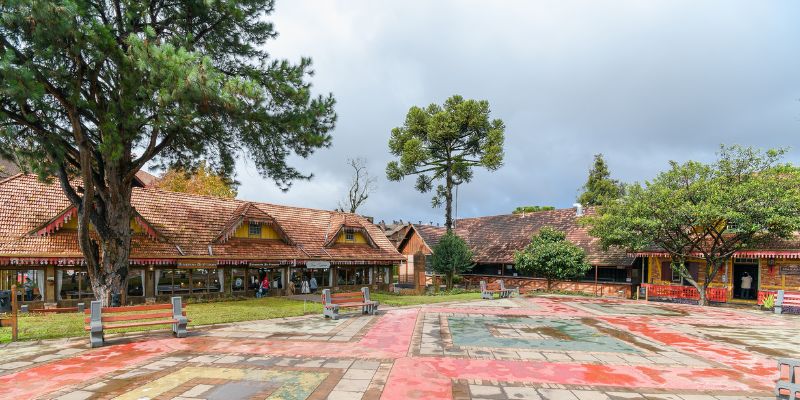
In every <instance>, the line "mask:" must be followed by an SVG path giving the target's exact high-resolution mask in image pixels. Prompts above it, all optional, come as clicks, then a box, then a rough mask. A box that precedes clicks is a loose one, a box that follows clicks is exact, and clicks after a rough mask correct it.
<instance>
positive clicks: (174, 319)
mask: <svg viewBox="0 0 800 400" xmlns="http://www.w3.org/2000/svg"><path fill="white" fill-rule="evenodd" d="M185 308H186V305H185V304H182V303H181V298H180V297H173V298H172V303H171V304H155V305H146V306H127V307H103V303H102V302H100V301H93V302H92V303H91V306H90V307H89V309H88V310H86V314H89V316H88V317H86V319H85V322H86V324H87V325H86V330H87V331H89V344H90V345H91V347H99V346H102V345H103V342H104V332H105V331H106V330H108V329H119V328H132V327H137V326H152V325H172V334H173V335H175V337H179V338H183V337H186V334H187V332H186V325H188V324H189V322H190V320H189V319H188V318H186V311H185V310H184V309H185ZM162 310H163V311H162ZM142 311H155V312H152V313H141V312H142ZM122 313H125V314H122ZM131 313H133V314H131Z"/></svg>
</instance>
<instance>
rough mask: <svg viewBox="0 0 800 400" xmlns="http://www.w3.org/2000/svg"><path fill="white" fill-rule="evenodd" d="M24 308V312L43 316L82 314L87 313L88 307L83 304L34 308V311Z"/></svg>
mask: <svg viewBox="0 0 800 400" xmlns="http://www.w3.org/2000/svg"><path fill="white" fill-rule="evenodd" d="M22 307H23V309H22V312H32V313H41V314H64V313H72V312H78V313H82V312H85V311H86V306H84V304H83V303H78V306H77V307H56V308H32V309H28V308H27V307H26V306H22Z"/></svg>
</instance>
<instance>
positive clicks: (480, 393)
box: [469, 385, 503, 397]
mask: <svg viewBox="0 0 800 400" xmlns="http://www.w3.org/2000/svg"><path fill="white" fill-rule="evenodd" d="M469 392H470V394H472V396H473V397H486V396H497V395H501V394H503V390H502V389H501V388H499V387H497V386H484V385H469Z"/></svg>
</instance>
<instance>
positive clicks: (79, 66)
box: [0, 0, 335, 302]
mask: <svg viewBox="0 0 800 400" xmlns="http://www.w3.org/2000/svg"><path fill="white" fill-rule="evenodd" d="M272 11H273V1H272V0H243V1H188V0H175V1H167V2H165V1H157V0H151V1H126V0H116V1H87V0H74V1H35V0H22V1H6V2H3V3H2V5H1V6H0V14H1V16H0V122H2V125H0V151H2V152H3V153H5V154H13V155H15V156H16V157H17V159H18V160H20V162H21V164H22V165H23V166H24V167H25V168H27V169H29V170H31V171H33V172H36V173H37V174H38V175H40V176H41V177H43V178H44V177H49V176H55V177H56V178H57V180H58V181H59V183H60V185H61V187H62V188H63V191H64V193H65V194H66V196H67V198H68V199H69V200H70V201H71V202H72V204H74V205H75V206H76V207H77V210H78V217H79V218H78V238H79V244H80V247H81V250H82V252H83V254H84V256H85V258H86V264H87V270H88V274H89V276H90V279H91V285H92V289H93V290H94V293H95V296H96V297H97V298H98V299H101V300H103V301H104V302H107V301H108V299H109V297H110V295H111V294H115V293H120V291H121V290H122V288H123V287H124V285H125V282H126V279H127V277H128V265H129V261H128V257H129V254H130V243H131V232H130V219H131V216H132V215H133V214H132V213H133V209H132V207H131V202H130V200H131V193H132V189H131V187H132V183H133V181H134V174H135V173H136V172H137V171H138V170H139V169H140V168H142V166H143V165H145V163H148V162H151V161H152V162H153V163H156V164H157V165H164V166H166V165H172V164H180V165H182V166H188V165H192V164H193V162H194V160H198V159H205V160H209V162H210V164H211V166H212V167H213V168H214V169H215V170H218V171H224V172H226V173H232V172H233V167H234V161H235V159H236V158H237V157H238V156H239V155H242V154H246V155H247V156H249V157H250V159H251V160H252V161H253V163H254V164H255V166H256V167H257V168H258V169H259V171H260V172H261V174H262V175H263V176H265V177H270V178H272V179H274V180H275V181H276V183H277V184H278V185H279V186H281V187H282V188H288V186H289V185H290V183H291V182H292V180H295V179H302V178H307V176H306V175H304V174H303V173H301V172H300V171H298V170H296V169H294V168H292V167H290V166H289V165H287V163H286V159H287V157H288V156H289V155H291V154H296V155H299V156H301V157H306V156H308V155H309V154H311V153H312V152H313V151H314V150H315V149H317V148H320V147H326V146H328V145H329V143H330V136H329V135H328V132H329V131H330V130H331V129H332V128H333V124H334V121H335V114H334V112H333V103H334V100H333V98H332V97H331V96H327V97H313V96H312V95H311V93H310V84H309V83H308V82H307V81H306V80H307V78H308V76H309V75H310V74H311V70H310V60H309V59H302V60H301V61H300V62H299V63H297V64H292V63H290V62H288V61H285V60H271V59H270V58H269V57H268V53H267V52H266V50H265V49H264V44H265V42H266V41H267V40H268V39H271V38H273V37H275V36H276V34H277V33H276V32H275V30H274V29H273V26H272V24H271V23H269V22H267V20H266V17H267V15H269V14H270V13H272ZM74 178H79V179H74ZM90 230H92V231H93V232H95V233H96V235H95V234H93V235H90V234H89V232H90ZM94 238H96V240H97V241H96V242H95V240H94Z"/></svg>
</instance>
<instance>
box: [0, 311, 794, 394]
mask: <svg viewBox="0 0 800 400" xmlns="http://www.w3.org/2000/svg"><path fill="white" fill-rule="evenodd" d="M514 301H515V302H516V303H517V304H518V306H517V307H510V308H500V307H486V306H474V305H471V304H470V303H464V304H460V305H450V306H430V307H422V308H413V309H397V310H390V311H387V312H384V313H383V315H382V316H380V317H379V319H378V320H377V322H376V323H374V324H373V325H370V328H369V330H368V331H367V332H365V333H364V334H363V336H361V337H360V339H355V340H353V341H349V342H347V341H346V342H334V341H314V339H313V338H311V339H308V338H306V339H298V340H293V339H291V338H290V339H288V340H287V339H283V340H271V339H256V338H221V337H212V336H209V335H206V334H203V333H202V332H198V333H197V334H195V335H193V336H191V337H189V338H186V339H173V338H167V337H166V336H165V337H163V338H156V339H153V338H150V339H148V340H146V341H140V342H134V343H126V344H116V345H115V344H111V345H108V346H106V347H103V348H100V349H92V350H87V351H84V352H82V353H80V354H78V355H75V356H72V357H67V358H64V359H60V360H55V361H51V362H46V363H39V364H34V365H32V366H30V367H29V368H27V369H22V370H18V371H15V372H12V373H8V374H6V375H3V376H0V394H1V395H2V396H0V397H2V398H14V399H28V398H37V397H47V395H48V394H49V393H54V392H56V391H58V390H61V389H63V388H65V387H71V386H73V385H79V384H81V383H82V382H87V381H91V380H94V379H99V378H103V377H105V376H106V375H108V374H111V373H113V372H114V371H118V370H120V369H126V368H131V367H134V366H141V365H146V364H148V363H151V362H154V361H156V360H159V359H162V358H164V357H165V356H169V355H170V354H174V353H181V354H186V353H190V354H198V355H200V354H217V355H220V354H221V355H226V354H231V355H247V356H258V355H260V356H282V357H300V358H326V359H332V360H335V359H337V358H340V357H346V358H355V359H379V360H393V366H392V368H391V373H389V375H388V379H386V382H385V387H384V388H383V391H382V395H381V398H382V399H413V398H418V399H451V398H452V397H453V390H454V389H453V388H454V385H455V383H454V382H456V381H457V380H463V379H467V380H486V381H492V382H500V383H501V384H502V383H503V382H513V383H514V384H530V385H534V386H535V385H538V384H549V383H557V384H561V385H566V386H567V387H569V386H570V385H574V386H576V387H591V388H599V389H598V390H601V389H602V388H604V387H609V388H614V389H615V390H625V389H630V390H631V391H646V390H657V391H660V392H661V393H663V392H664V391H670V390H674V391H682V392H686V391H697V392H698V393H712V392H714V393H716V392H719V393H724V394H735V393H761V394H765V393H766V394H767V395H768V394H769V393H770V391H771V389H772V387H773V386H774V379H775V361H774V358H773V356H772V355H767V354H765V353H769V354H772V353H771V352H770V351H766V352H765V351H762V352H759V351H753V349H752V348H751V347H750V346H748V345H750V344H751V343H738V342H736V341H727V340H726V341H720V340H715V339H714V336H713V335H705V334H702V333H698V332H700V331H695V329H703V327H720V328H721V329H728V328H730V329H731V331H730V332H731V335H735V334H740V333H742V332H744V335H745V337H747V335H746V334H747V332H745V331H744V330H746V329H747V328H748V327H752V326H757V327H761V328H764V327H768V328H769V329H773V330H774V332H778V333H780V332H783V331H788V332H792V331H794V332H796V329H797V325H798V323H797V320H792V319H785V318H778V317H773V316H771V315H766V314H763V315H762V314H756V313H754V312H746V311H738V310H729V309H716V308H698V307H693V306H686V305H658V306H659V307H666V308H668V309H674V310H678V311H680V312H681V315H679V316H663V315H620V314H615V313H614V311H613V309H611V308H609V311H608V312H594V311H592V310H590V309H588V308H585V307H581V306H580V305H581V304H601V305H602V304H606V305H615V304H626V305H634V306H637V305H643V304H644V305H648V304H649V305H652V303H634V302H627V301H617V300H613V301H608V300H594V299H583V298H581V299H569V298H533V299H527V298H525V299H515V300H514ZM451 313H456V314H458V315H461V316H467V318H470V317H473V318H477V317H479V315H480V316H494V317H496V316H498V315H501V316H514V317H523V318H524V319H525V320H530V321H534V322H535V321H538V320H540V319H545V320H546V319H552V318H565V319H572V320H580V319H582V318H591V319H593V320H596V321H599V322H600V323H602V324H604V326H606V327H607V329H611V330H613V329H617V330H619V331H621V332H628V333H630V334H633V335H634V336H636V337H638V338H641V339H642V340H644V341H646V342H647V343H650V344H651V345H650V346H651V348H649V350H648V349H645V350H642V352H641V354H639V355H642V356H651V357H656V356H659V354H660V353H654V352H653V351H654V350H652V347H653V346H655V347H657V348H659V349H662V350H663V351H664V353H663V354H671V355H673V356H675V355H677V356H680V357H678V358H676V360H678V361H676V363H675V364H670V363H669V362H668V363H648V362H647V360H646V359H643V358H641V357H638V356H635V357H634V356H632V358H631V359H636V360H644V362H639V361H631V362H627V361H626V359H625V358H624V357H626V356H627V355H621V356H620V357H622V359H620V358H615V359H616V360H619V361H618V362H615V361H607V360H606V359H603V358H602V357H603V356H608V355H609V353H602V352H600V353H597V354H596V355H598V357H599V358H600V361H598V359H592V358H591V357H590V358H588V359H581V358H579V357H577V356H576V354H574V353H579V352H572V354H571V356H572V357H573V358H574V359H573V358H570V356H569V355H570V354H569V352H567V353H563V352H562V353H563V354H562V355H561V358H560V359H558V361H554V360H550V359H551V358H553V356H554V355H559V354H555V353H558V352H557V351H549V350H546V349H545V350H541V349H538V348H532V349H519V348H516V349H505V348H492V347H489V348H472V349H466V350H468V351H470V352H472V351H478V350H480V351H483V352H484V353H486V354H490V355H491V354H504V355H505V356H508V352H509V351H511V357H512V358H513V357H514V355H517V356H518V358H517V359H484V358H486V357H485V356H480V357H476V356H473V355H472V354H471V353H469V354H467V353H466V352H465V353H462V354H454V355H453V356H443V355H441V354H439V355H433V354H427V353H425V349H426V346H434V345H436V346H445V347H444V348H451V347H449V346H454V345H453V344H452V343H451V342H449V341H448V340H450V339H447V338H448V337H449V335H450V333H449V332H446V331H447V330H446V329H445V328H441V330H442V331H443V332H445V335H443V336H442V337H443V339H437V340H440V342H441V343H439V342H437V343H434V344H431V343H430V342H431V340H425V341H421V340H412V338H414V337H418V338H419V337H420V336H419V335H420V334H421V329H418V328H420V327H422V326H423V325H422V321H423V316H424V315H428V316H436V317H435V318H433V319H431V318H428V319H427V320H426V321H438V320H439V318H444V319H447V316H448V315H451ZM440 316H441V317H440ZM545 317H546V318H545ZM313 318H317V317H313ZM318 318H321V317H318ZM353 318H355V317H353ZM517 319H519V318H517ZM434 332H438V331H435V330H434ZM415 335H417V336H415ZM420 343H422V344H420ZM769 343H770V342H769V340H765V341H764V343H762V345H763V346H764V347H768V346H769ZM452 348H454V349H457V346H456V347H452ZM515 350H516V351H519V352H518V353H517V352H514V351H515ZM523 350H526V351H527V352H526V351H523ZM1 351H3V350H0V352H1ZM774 351H775V352H780V351H782V350H781V349H775V350H774ZM537 354H538V355H537ZM591 354H594V353H591V352H588V353H586V355H591ZM579 355H580V354H579ZM534 356H536V357H534ZM529 357H530V358H529ZM681 357H683V359H684V360H685V359H691V360H694V361H695V362H696V363H697V364H694V365H692V364H690V365H682V364H679V361H680V360H681ZM489 358H492V357H489ZM45 382H46V383H45Z"/></svg>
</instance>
